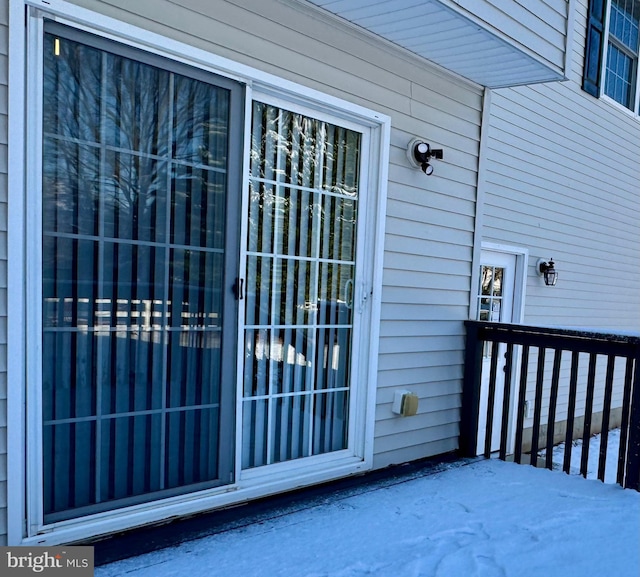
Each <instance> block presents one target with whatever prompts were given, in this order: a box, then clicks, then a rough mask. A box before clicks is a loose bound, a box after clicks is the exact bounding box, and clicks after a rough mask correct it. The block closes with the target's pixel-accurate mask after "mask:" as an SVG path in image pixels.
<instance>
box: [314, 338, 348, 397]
mask: <svg viewBox="0 0 640 577" xmlns="http://www.w3.org/2000/svg"><path fill="white" fill-rule="evenodd" d="M316 335H317V340H316V365H315V367H316V372H315V387H316V389H337V388H341V387H348V386H349V366H350V362H351V329H348V328H345V329H339V328H335V327H329V328H323V329H318V330H317V331H316Z"/></svg>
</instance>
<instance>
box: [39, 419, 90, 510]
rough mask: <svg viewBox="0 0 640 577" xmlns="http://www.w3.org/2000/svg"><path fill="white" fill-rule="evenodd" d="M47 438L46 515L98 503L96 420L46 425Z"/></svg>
mask: <svg viewBox="0 0 640 577" xmlns="http://www.w3.org/2000/svg"><path fill="white" fill-rule="evenodd" d="M43 439H44V443H43V447H42V457H43V474H44V478H45V479H47V480H48V481H49V482H48V483H46V484H45V486H44V487H43V490H44V495H43V497H44V513H45V515H46V514H49V513H54V512H56V511H64V510H66V509H73V508H76V507H84V506H86V505H91V504H93V503H95V502H96V482H95V478H96V451H95V443H96V424H95V421H84V422H79V423H68V424H57V425H45V426H44V434H43ZM70 449H73V450H70Z"/></svg>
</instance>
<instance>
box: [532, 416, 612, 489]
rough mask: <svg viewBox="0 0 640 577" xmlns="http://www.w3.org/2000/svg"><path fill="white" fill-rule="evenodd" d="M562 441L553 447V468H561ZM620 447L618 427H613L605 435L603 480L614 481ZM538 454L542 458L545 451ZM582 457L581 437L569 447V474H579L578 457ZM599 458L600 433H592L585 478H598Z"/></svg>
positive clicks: (562, 456)
mask: <svg viewBox="0 0 640 577" xmlns="http://www.w3.org/2000/svg"><path fill="white" fill-rule="evenodd" d="M564 446H565V444H564V443H560V444H559V445H556V446H555V447H554V448H553V457H552V459H553V465H554V468H558V469H560V470H562V464H563V463H564ZM619 448H620V429H613V430H611V431H609V433H608V435H607V459H606V461H605V468H604V482H605V483H615V482H616V476H617V474H618V450H619ZM538 455H539V456H540V457H541V458H544V456H545V455H546V452H545V451H544V450H543V451H540V453H538ZM581 458H582V439H580V440H577V441H574V442H573V443H572V447H571V465H570V471H571V474H580V459H581ZM599 459H600V435H599V434H598V435H593V436H592V437H591V439H590V440H589V458H588V461H587V479H597V478H598V461H599Z"/></svg>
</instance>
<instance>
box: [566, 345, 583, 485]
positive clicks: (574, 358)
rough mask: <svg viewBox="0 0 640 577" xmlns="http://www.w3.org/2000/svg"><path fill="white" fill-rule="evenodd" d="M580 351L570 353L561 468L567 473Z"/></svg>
mask: <svg viewBox="0 0 640 577" xmlns="http://www.w3.org/2000/svg"><path fill="white" fill-rule="evenodd" d="M579 361H580V353H579V352H578V351H573V352H572V353H571V376H570V377H569V406H568V408H567V433H566V435H565V438H564V463H563V464H562V470H563V471H564V472H565V473H569V472H570V470H571V449H572V448H573V424H574V422H575V416H576V396H577V394H578V364H579Z"/></svg>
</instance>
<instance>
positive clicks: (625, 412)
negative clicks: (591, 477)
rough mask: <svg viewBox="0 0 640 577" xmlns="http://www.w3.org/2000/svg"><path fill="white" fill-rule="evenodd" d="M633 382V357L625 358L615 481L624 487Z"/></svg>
mask: <svg viewBox="0 0 640 577" xmlns="http://www.w3.org/2000/svg"><path fill="white" fill-rule="evenodd" d="M632 383H633V357H629V358H628V359H627V364H626V366H625V371H624V395H623V399H622V418H621V420H620V449H619V450H618V474H617V475H616V482H617V483H618V485H622V486H623V487H624V473H625V469H626V460H627V436H628V435H627V429H628V428H629V413H630V412H631V384H632Z"/></svg>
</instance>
